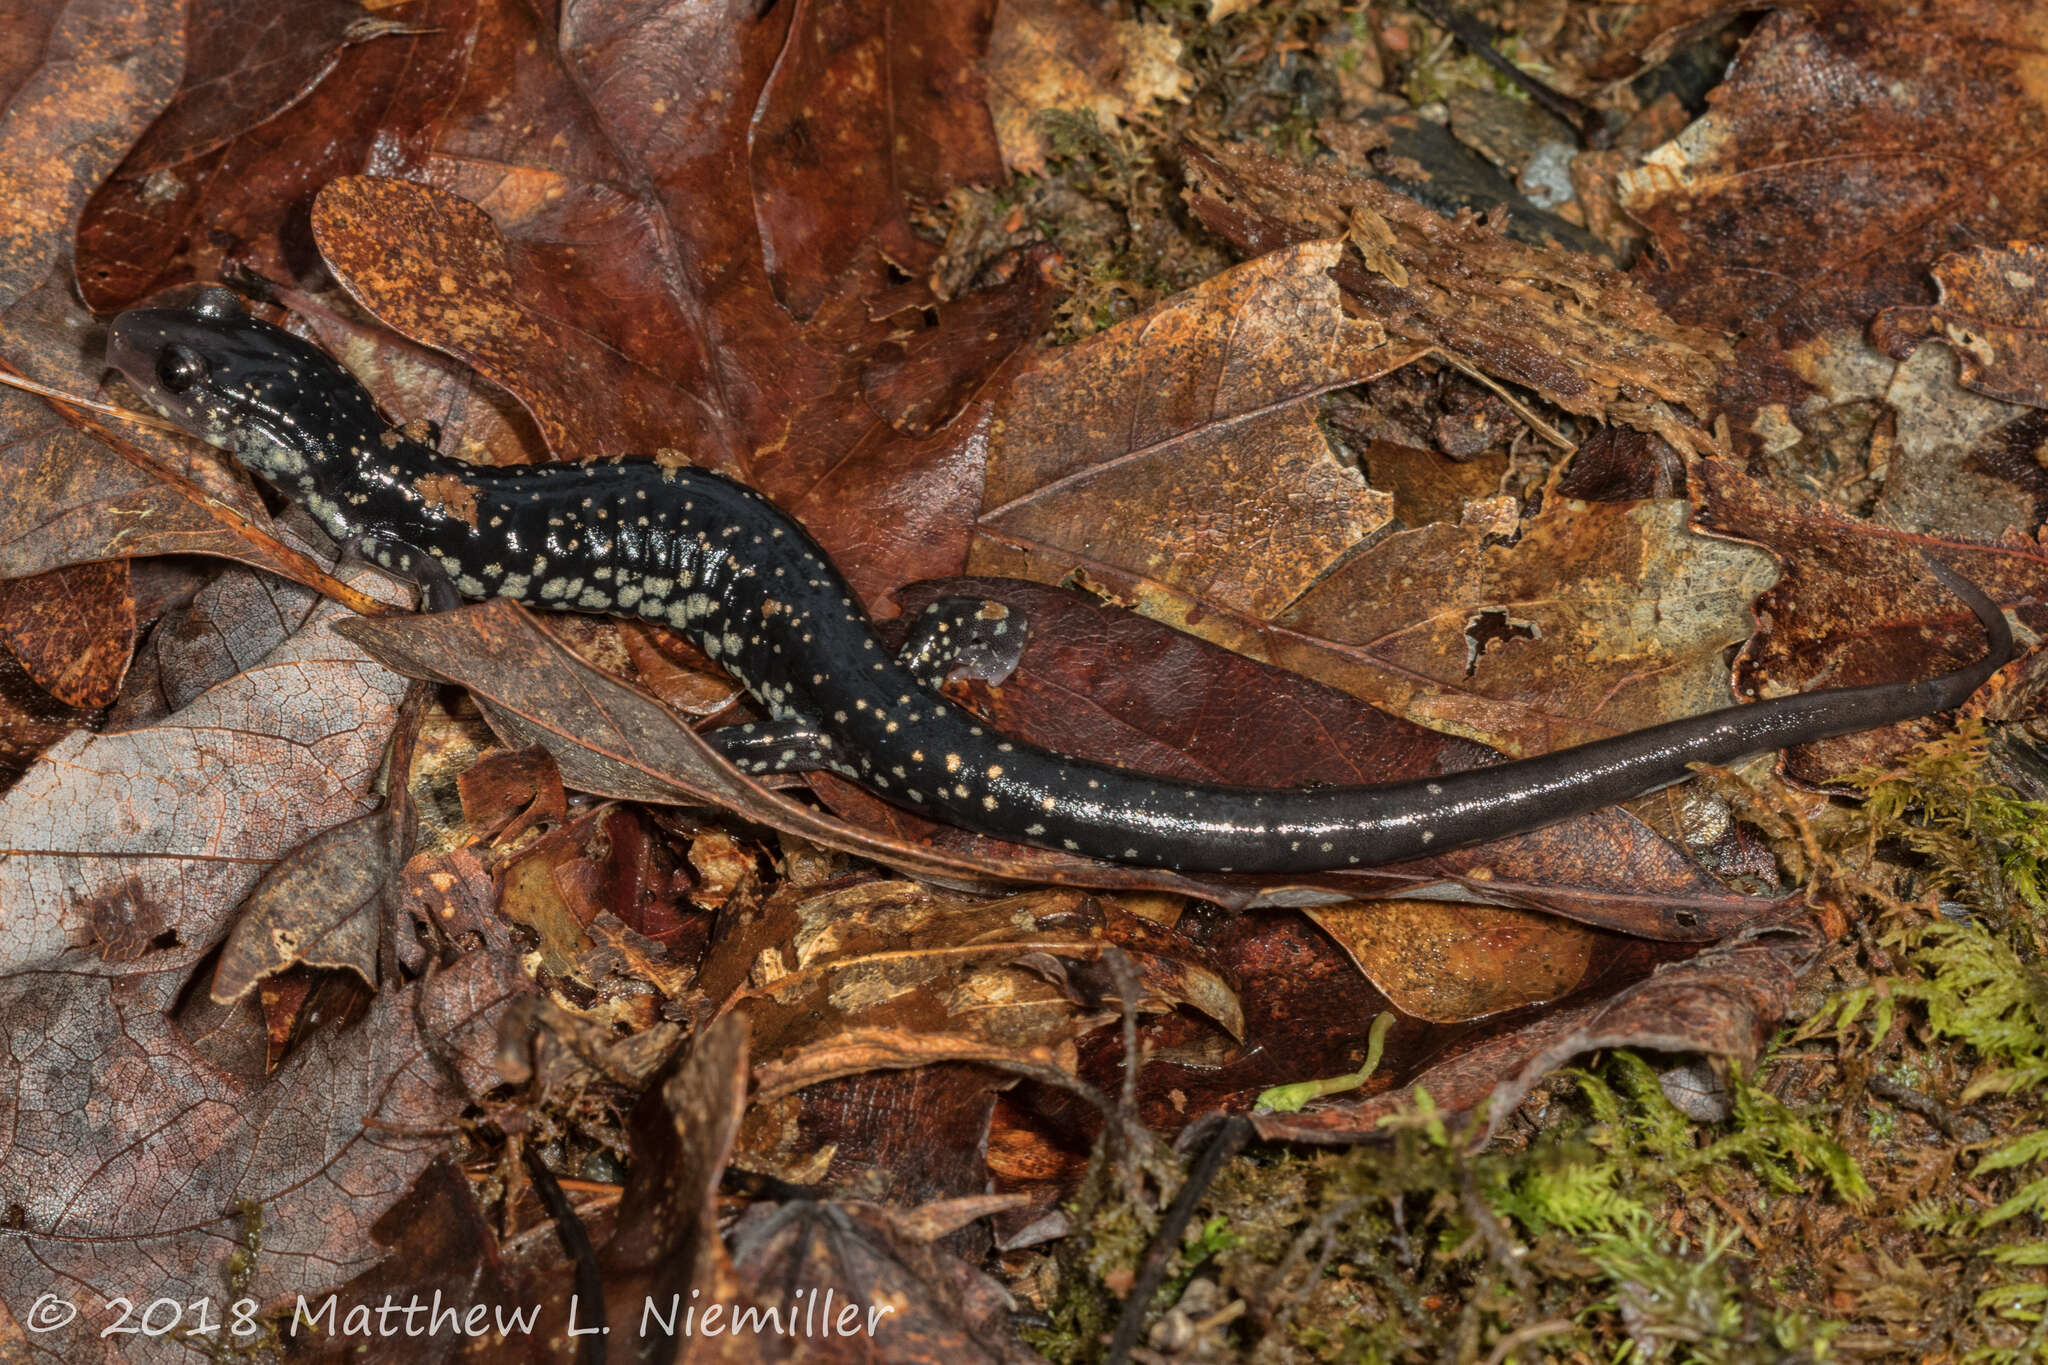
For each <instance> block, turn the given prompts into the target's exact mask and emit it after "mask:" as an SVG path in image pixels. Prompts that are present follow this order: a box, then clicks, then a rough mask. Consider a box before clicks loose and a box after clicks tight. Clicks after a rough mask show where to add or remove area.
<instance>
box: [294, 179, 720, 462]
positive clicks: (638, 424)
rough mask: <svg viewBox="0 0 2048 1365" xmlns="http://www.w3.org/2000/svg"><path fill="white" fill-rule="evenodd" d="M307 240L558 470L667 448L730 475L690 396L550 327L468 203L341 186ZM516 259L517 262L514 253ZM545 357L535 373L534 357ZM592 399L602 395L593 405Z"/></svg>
mask: <svg viewBox="0 0 2048 1365" xmlns="http://www.w3.org/2000/svg"><path fill="white" fill-rule="evenodd" d="M313 235H314V239H315V240H316V241H317V242H318V243H319V244H320V250H321V253H322V254H323V255H324V256H326V258H327V262H328V264H329V265H330V266H331V267H332V268H333V269H334V271H335V274H336V275H337V277H339V278H340V279H341V281H342V282H343V283H344V284H345V285H346V286H347V287H348V289H349V292H350V293H351V294H352V295H353V296H354V297H355V299H356V300H357V302H359V303H361V304H362V305H363V306H364V307H365V308H368V309H369V310H370V311H371V312H372V313H374V314H376V316H377V317H378V319H379V320H380V321H382V322H384V323H385V324H387V325H388V326H390V327H392V328H393V329H395V330H397V331H399V332H402V333H404V334H406V335H407V336H415V337H424V338H431V339H432V340H433V342H434V344H436V345H438V346H439V347H441V348H442V349H443V350H446V351H448V352H449V353H451V354H453V355H455V356H458V357H460V358H461V359H463V360H465V361H467V362H469V363H470V364H471V365H473V366H475V367H476V369H477V370H478V371H479V372H480V373H481V374H483V375H484V377H486V378H487V379H490V380H491V381H492V382H494V383H496V384H499V385H501V386H503V387H504V388H507V389H510V390H511V391H512V392H513V393H515V394H517V395H518V396H519V399H520V401H521V402H522V403H524V404H525V406H526V409H527V411H528V412H530V413H532V414H533V417H534V420H535V421H536V422H537V423H538V424H539V426H540V431H541V436H542V439H544V440H545V441H546V442H547V445H548V449H549V451H550V452H551V453H552V454H553V455H554V457H555V458H556V459H558V460H590V459H598V458H604V457H616V456H620V455H634V454H641V455H651V454H654V453H655V452H657V451H679V452H680V454H681V457H682V459H683V460H685V461H687V462H689V463H693V464H701V465H710V466H714V467H716V466H721V465H722V466H727V467H730V465H731V462H732V458H733V454H732V452H731V451H730V450H729V449H727V448H726V446H725V441H726V439H727V435H726V431H725V429H724V427H723V425H722V424H721V422H720V421H719V420H718V418H717V417H716V416H715V415H713V414H712V413H710V412H707V411H706V410H705V407H704V405H703V403H702V401H701V400H700V399H698V398H697V397H696V396H695V395H693V394H691V393H689V392H687V391H685V390H681V389H678V388H677V387H675V385H674V383H673V381H672V380H671V379H670V378H669V377H668V376H666V375H663V374H659V373H650V372H648V371H646V370H645V369H643V368H642V367H641V366H639V365H637V364H636V363H635V362H634V361H633V360H632V359H631V358H630V357H628V356H626V355H624V354H622V353H620V352H619V351H618V350H616V349H614V348H613V347H612V346H611V345H610V344H608V343H607V342H606V340H605V339H604V338H603V337H602V336H600V335H596V334H593V333H592V332H590V331H588V330H585V329H584V328H582V327H579V326H576V325H575V324H573V323H571V322H568V321H565V320H559V318H558V316H557V315H554V314H552V313H551V311H550V310H548V308H547V307H546V305H548V304H552V303H553V299H552V298H550V297H548V296H546V295H541V296H540V297H539V298H530V296H532V295H535V294H537V293H539V291H538V290H537V289H536V288H535V286H534V285H532V284H531V283H527V282H529V281H531V280H532V279H533V277H535V276H537V275H540V274H541V273H542V269H543V263H542V262H539V261H534V260H530V259H519V260H516V261H515V259H514V256H513V253H514V251H515V250H517V249H518V248H517V245H516V244H515V243H511V242H507V241H506V240H505V239H504V238H503V237H501V236H499V235H498V230H497V228H496V227H495V226H493V225H492V223H491V220H490V219H489V218H488V217H486V216H485V215H484V213H483V212H482V211H481V210H480V209H478V208H477V207H476V206H475V205H474V204H471V203H470V202H468V201H467V200H464V199H459V198H457V197H456V196H454V195H452V194H449V193H448V192H446V191H445V190H437V189H433V188H431V187H429V186H426V185H415V184H410V183H408V182H406V181H403V180H387V179H380V178H377V177H373V176H344V177H342V178H340V179H337V180H333V181H330V182H329V183H328V184H327V185H326V186H325V187H324V188H323V189H322V190H321V191H320V193H319V196H318V197H317V198H316V199H315V200H314V202H313ZM522 255H524V253H522ZM537 356H545V357H546V358H547V363H546V364H545V365H536V364H534V358H535V357H537ZM594 395H603V398H602V401H599V402H593V401H592V397H593V396H594Z"/></svg>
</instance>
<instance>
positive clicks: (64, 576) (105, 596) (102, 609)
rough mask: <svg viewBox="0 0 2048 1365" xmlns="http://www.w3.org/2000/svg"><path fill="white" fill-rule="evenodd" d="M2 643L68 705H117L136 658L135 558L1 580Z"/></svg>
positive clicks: (54, 694) (36, 677) (48, 689)
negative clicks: (131, 582) (131, 576)
mask: <svg viewBox="0 0 2048 1365" xmlns="http://www.w3.org/2000/svg"><path fill="white" fill-rule="evenodd" d="M0 644H4V645H6V647H7V648H8V649H9V650H10V651H12V652H13V654H14V657H15V658H17V659H19V660H20V661H21V664H22V667H23V668H25V669H26V670H27V671H28V674H29V676H30V677H32V678H34V679H35V680H36V682H37V684H38V685H40V686H41V687H42V689H43V690H44V691H46V692H48V693H49V694H50V695H51V696H53V697H55V698H57V699H58V700H59V701H61V702H63V703H65V704H66V705H67V706H76V707H80V708H85V709H92V708H96V707H101V706H109V705H112V703H113V701H114V698H116V697H118V696H119V695H120V694H121V680H122V679H123V678H125V677H127V676H128V663H129V660H131V659H132V658H133V657H134V655H135V598H134V596H133V595H132V594H131V593H130V592H129V590H128V564H127V561H126V560H118V559H117V560H102V561H100V562H98V563H94V564H79V565H75V566H73V567H71V568H68V569H55V570H52V571H51V572H49V573H44V574H37V575H35V576H34V577H31V578H17V579H13V580H0Z"/></svg>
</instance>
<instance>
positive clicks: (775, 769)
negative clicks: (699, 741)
mask: <svg viewBox="0 0 2048 1365" xmlns="http://www.w3.org/2000/svg"><path fill="white" fill-rule="evenodd" d="M704 742H705V743H706V744H709V745H710V746H711V747H712V748H714V749H716V750H718V752H719V755H720V756H721V757H722V758H724V759H725V761H726V762H728V763H730V764H732V766H733V767H735V768H738V769H739V770H740V771H741V772H743V773H750V774H753V775H754V776H757V777H759V776H765V775H767V774H769V773H808V772H815V771H817V770H818V769H820V768H833V769H837V768H839V767H840V766H841V765H840V763H839V761H838V755H837V752H836V750H835V749H834V748H833V744H832V739H831V737H830V736H829V735H826V734H825V733H823V732H822V731H820V730H819V729H818V727H817V726H816V725H815V724H813V723H812V722H810V721H807V720H771V721H749V722H747V723H746V724H745V725H727V726H725V727H723V728H722V729H717V730H713V731H711V732H710V733H708V734H706V735H705V736H704Z"/></svg>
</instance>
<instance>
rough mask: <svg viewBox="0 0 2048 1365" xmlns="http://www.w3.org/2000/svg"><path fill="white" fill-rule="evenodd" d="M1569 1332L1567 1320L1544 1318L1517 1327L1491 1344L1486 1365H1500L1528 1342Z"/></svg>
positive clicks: (1570, 1328)
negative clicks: (1491, 1351)
mask: <svg viewBox="0 0 2048 1365" xmlns="http://www.w3.org/2000/svg"><path fill="white" fill-rule="evenodd" d="M1571 1330H1572V1324H1571V1320H1570V1319H1569V1318H1546V1319H1544V1320H1543V1321H1542V1322H1532V1323H1530V1324H1529V1325H1528V1326H1527V1327H1517V1328H1516V1329H1515V1330H1514V1331H1512V1332H1510V1333H1508V1334H1507V1335H1506V1336H1504V1337H1502V1338H1501V1339H1500V1340H1499V1341H1496V1342H1495V1343H1494V1344H1493V1353H1492V1354H1491V1355H1489V1356H1487V1357H1486V1365H1501V1362H1503V1361H1505V1360H1506V1359H1507V1358H1508V1357H1509V1356H1511V1355H1513V1354H1514V1353H1515V1352H1517V1351H1519V1350H1521V1349H1522V1348H1523V1347H1524V1346H1527V1345H1528V1344H1529V1343H1530V1342H1532V1341H1541V1340H1542V1339H1543V1338H1544V1337H1554V1336H1556V1335H1557V1334H1558V1333H1559V1332H1569V1331H1571Z"/></svg>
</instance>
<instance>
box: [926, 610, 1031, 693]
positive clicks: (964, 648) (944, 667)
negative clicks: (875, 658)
mask: <svg viewBox="0 0 2048 1365" xmlns="http://www.w3.org/2000/svg"><path fill="white" fill-rule="evenodd" d="M1029 640H1030V631H1029V630H1028V629H1027V628H1026V626H1025V623H1024V616H1023V613H1021V612H1016V611H1012V610H1010V608H1008V607H1006V606H1004V605H1003V604H1002V603H1001V602H991V601H989V600H988V599H987V598H983V597H941V598H940V599H939V600H938V601H936V602H934V603H932V604H931V605H930V606H928V607H926V608H925V609H924V611H923V612H922V613H921V614H920V615H919V616H918V618H917V623H916V624H915V625H913V626H912V627H911V628H910V635H909V637H908V638H907V639H905V640H904V642H903V648H902V649H900V650H898V651H897V654H896V661H897V662H898V663H900V664H902V665H903V666H904V667H905V668H907V669H909V670H910V672H911V673H912V674H913V675H914V676H915V677H916V678H917V680H918V681H919V682H920V683H922V684H924V685H925V686H926V687H929V688H931V689H932V690H933V691H937V690H938V689H939V688H940V687H942V686H944V685H945V683H946V680H947V679H948V678H955V677H964V678H973V679H975V680H977V681H979V682H985V683H999V682H1003V681H1004V680H1006V679H1007V678H1009V676H1010V675H1011V674H1012V673H1015V672H1016V671H1017V661H1018V660H1020V659H1022V658H1023V657H1024V646H1025V645H1026V644H1027V643H1028V642H1029Z"/></svg>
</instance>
